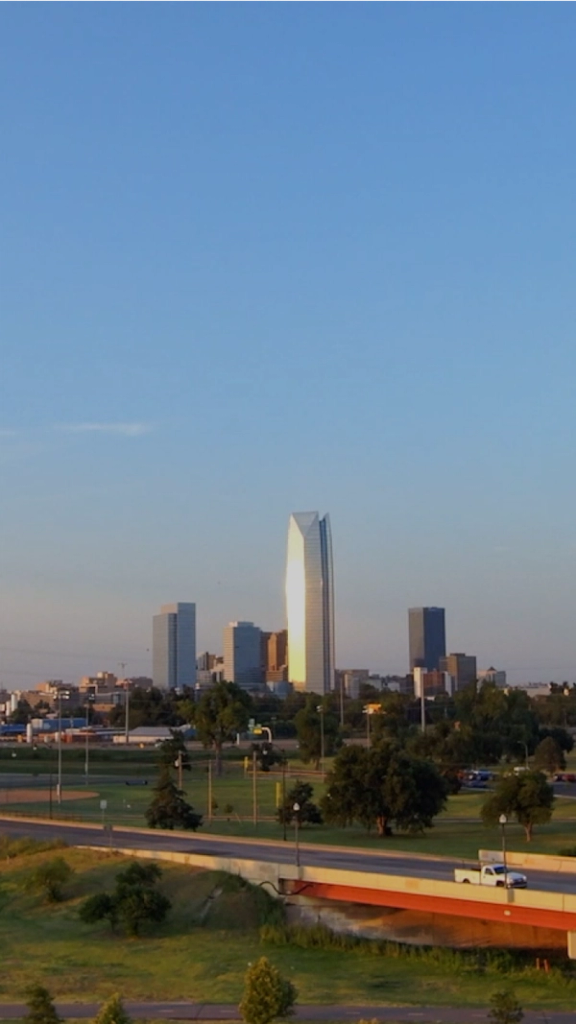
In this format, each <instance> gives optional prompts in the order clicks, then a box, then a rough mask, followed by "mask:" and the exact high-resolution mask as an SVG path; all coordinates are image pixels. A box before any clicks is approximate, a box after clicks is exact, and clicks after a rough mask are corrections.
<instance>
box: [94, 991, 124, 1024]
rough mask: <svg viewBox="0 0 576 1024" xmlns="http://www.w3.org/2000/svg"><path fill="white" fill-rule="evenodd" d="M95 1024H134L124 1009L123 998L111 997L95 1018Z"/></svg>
mask: <svg viewBox="0 0 576 1024" xmlns="http://www.w3.org/2000/svg"><path fill="white" fill-rule="evenodd" d="M94 1024H132V1018H131V1017H130V1016H129V1015H128V1014H127V1013H126V1010H125V1009H124V1004H123V1002H122V997H121V996H119V995H114V996H110V999H107V1000H106V1002H105V1003H104V1005H103V1006H102V1008H101V1009H100V1012H99V1013H98V1015H97V1016H96V1017H95V1018H94Z"/></svg>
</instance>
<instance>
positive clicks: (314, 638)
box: [286, 512, 334, 694]
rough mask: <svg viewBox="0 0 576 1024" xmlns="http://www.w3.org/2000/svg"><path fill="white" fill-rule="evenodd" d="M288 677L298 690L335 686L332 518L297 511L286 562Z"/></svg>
mask: <svg viewBox="0 0 576 1024" xmlns="http://www.w3.org/2000/svg"><path fill="white" fill-rule="evenodd" d="M286 610H287V617H288V677H289V679H290V682H291V683H292V684H293V686H294V688H295V689H296V690H304V691H307V692H309V693H319V694H322V693H328V692H329V691H330V690H333V689H334V579H333V565H332V533H331V530H330V519H329V517H328V516H327V515H326V516H324V518H323V519H321V518H320V517H319V515H318V513H317V512H294V513H293V514H292V515H291V516H290V522H289V526H288V558H287V566H286Z"/></svg>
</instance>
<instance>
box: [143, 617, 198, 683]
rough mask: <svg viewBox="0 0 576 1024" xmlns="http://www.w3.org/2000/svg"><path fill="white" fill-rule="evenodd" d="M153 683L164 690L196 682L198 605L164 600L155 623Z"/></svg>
mask: <svg viewBox="0 0 576 1024" xmlns="http://www.w3.org/2000/svg"><path fill="white" fill-rule="evenodd" d="M152 666H153V675H154V686H157V687H158V688H159V689H161V690H172V689H182V688H183V687H184V686H195V685H196V605H195V604H192V603H191V602H184V601H180V602H178V603H177V604H163V605H162V607H161V608H160V614H159V615H155V616H154V619H153V626H152Z"/></svg>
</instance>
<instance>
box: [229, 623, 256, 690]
mask: <svg viewBox="0 0 576 1024" xmlns="http://www.w3.org/2000/svg"><path fill="white" fill-rule="evenodd" d="M224 678H225V679H226V681H227V682H229V683H237V684H238V686H243V687H245V688H246V689H258V688H260V687H261V686H262V683H263V679H262V630H261V629H259V628H258V626H255V625H254V623H253V622H230V623H229V624H228V625H227V626H225V628H224Z"/></svg>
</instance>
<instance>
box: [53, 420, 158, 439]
mask: <svg viewBox="0 0 576 1024" xmlns="http://www.w3.org/2000/svg"><path fill="white" fill-rule="evenodd" d="M56 430H62V431H64V432H65V433H66V434H120V435H121V436H122V437H141V436H142V434H149V433H150V431H151V430H152V426H151V424H150V423H61V424H59V425H58V426H57V427H56Z"/></svg>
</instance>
